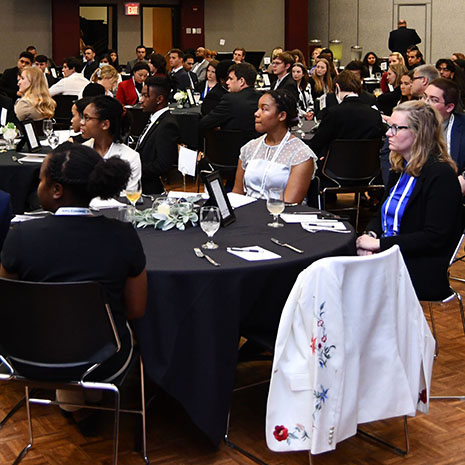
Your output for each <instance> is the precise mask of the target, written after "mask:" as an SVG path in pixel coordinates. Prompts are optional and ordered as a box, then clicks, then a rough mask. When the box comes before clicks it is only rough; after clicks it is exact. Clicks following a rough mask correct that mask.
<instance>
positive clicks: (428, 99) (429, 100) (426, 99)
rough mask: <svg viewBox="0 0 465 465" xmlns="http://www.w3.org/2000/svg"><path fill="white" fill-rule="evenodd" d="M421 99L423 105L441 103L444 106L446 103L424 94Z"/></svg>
mask: <svg viewBox="0 0 465 465" xmlns="http://www.w3.org/2000/svg"><path fill="white" fill-rule="evenodd" d="M421 99H422V100H423V102H425V103H435V104H438V103H443V104H444V105H445V104H446V102H445V101H444V100H439V99H438V98H437V97H434V96H429V95H426V94H424V95H423V97H422V98H421Z"/></svg>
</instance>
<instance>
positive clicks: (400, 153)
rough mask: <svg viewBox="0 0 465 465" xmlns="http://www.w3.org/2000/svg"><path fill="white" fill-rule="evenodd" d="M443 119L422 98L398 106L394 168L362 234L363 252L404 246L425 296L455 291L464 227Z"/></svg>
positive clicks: (391, 133)
mask: <svg viewBox="0 0 465 465" xmlns="http://www.w3.org/2000/svg"><path fill="white" fill-rule="evenodd" d="M442 132H443V131H442V127H441V118H440V116H439V114H438V112H437V110H436V109H435V108H433V107H432V106H430V105H427V104H426V103H425V102H422V101H411V102H404V103H402V104H400V105H398V106H397V107H396V108H395V109H394V111H393V113H392V117H391V122H390V125H389V129H388V131H387V133H386V135H387V136H388V138H389V148H390V150H391V154H390V161H391V166H392V170H391V173H390V176H389V182H388V184H387V186H386V190H385V195H384V199H383V201H382V203H381V208H380V210H379V212H378V214H377V215H376V216H375V217H374V218H373V219H372V220H371V221H370V222H369V223H368V226H367V233H365V234H363V235H362V236H360V237H359V238H358V239H357V253H358V255H368V254H373V253H376V252H380V251H383V250H387V249H388V248H390V247H392V246H393V245H398V246H399V247H400V251H401V252H402V257H403V258H404V260H405V264H406V265H407V269H408V271H409V274H410V278H411V279H412V284H413V287H414V288H415V291H416V293H417V296H418V298H419V299H420V300H442V299H443V298H445V297H446V296H449V295H450V287H449V277H448V274H447V269H448V267H449V260H450V257H451V256H452V253H453V251H454V249H455V247H456V245H457V242H458V239H459V237H460V235H461V233H462V232H463V212H462V210H463V206H462V195H461V192H460V184H459V182H458V180H457V166H456V164H455V162H454V161H453V160H452V158H451V157H450V155H449V154H448V153H447V147H446V143H445V141H444V138H443V135H442Z"/></svg>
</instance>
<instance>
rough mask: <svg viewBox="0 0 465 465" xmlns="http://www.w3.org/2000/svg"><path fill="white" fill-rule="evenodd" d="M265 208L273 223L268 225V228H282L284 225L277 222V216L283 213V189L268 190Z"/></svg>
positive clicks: (273, 188)
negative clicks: (271, 216)
mask: <svg viewBox="0 0 465 465" xmlns="http://www.w3.org/2000/svg"><path fill="white" fill-rule="evenodd" d="M266 208H267V209H268V211H269V212H270V213H271V214H272V215H273V222H272V223H268V226H270V228H282V227H283V226H284V225H283V224H281V223H280V222H279V221H278V216H279V214H280V213H282V212H283V211H284V189H283V188H282V187H272V188H270V189H268V192H267V198H266Z"/></svg>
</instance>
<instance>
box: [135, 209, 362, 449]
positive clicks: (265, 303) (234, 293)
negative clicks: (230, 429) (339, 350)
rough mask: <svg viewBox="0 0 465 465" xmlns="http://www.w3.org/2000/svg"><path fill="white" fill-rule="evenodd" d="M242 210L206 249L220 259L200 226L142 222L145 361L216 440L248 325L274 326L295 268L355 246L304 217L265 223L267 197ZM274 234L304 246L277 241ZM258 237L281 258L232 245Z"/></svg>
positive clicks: (140, 335)
mask: <svg viewBox="0 0 465 465" xmlns="http://www.w3.org/2000/svg"><path fill="white" fill-rule="evenodd" d="M301 208H302V207H299V210H300V209H301ZM235 212H236V216H237V221H236V222H235V223H233V224H231V225H230V226H228V227H226V228H221V229H220V230H219V231H218V232H217V233H216V235H215V237H214V240H215V242H217V243H218V244H219V245H220V248H219V249H218V250H214V251H208V254H209V255H211V257H212V258H214V259H215V260H216V261H218V262H219V263H220V264H221V266H220V267H219V268H215V267H213V266H212V265H210V264H209V263H208V262H207V261H206V260H205V259H200V258H197V257H196V256H195V255H194V252H193V247H198V246H200V244H202V243H204V242H205V240H206V235H205V234H204V233H203V232H202V230H201V229H200V228H198V227H197V228H192V229H190V230H186V231H177V230H176V231H167V232H161V231H155V230H153V229H145V230H141V231H140V238H141V240H142V243H143V246H144V250H145V254H146V257H147V273H148V287H149V296H148V304H147V311H146V314H145V316H144V317H143V318H142V319H140V320H136V321H135V331H136V335H137V339H138V341H139V343H140V348H141V353H142V356H143V359H144V363H145V369H146V371H147V374H148V376H150V378H151V379H152V380H153V381H154V382H156V383H157V384H158V385H159V386H161V387H162V388H163V389H164V390H165V391H166V392H168V393H169V394H170V395H172V396H173V397H174V398H176V399H177V400H178V401H179V402H180V403H181V404H182V405H183V407H184V408H185V409H186V411H187V412H188V414H189V415H190V417H191V418H192V420H193V421H194V422H195V424H196V425H197V426H198V427H199V428H200V429H201V430H202V431H203V432H204V433H205V434H206V435H207V436H208V437H209V439H210V440H211V441H212V442H213V443H214V444H215V445H217V444H218V443H219V442H220V440H221V439H222V437H223V435H224V432H225V428H226V418H227V414H228V411H229V407H230V403H231V395H232V390H233V384H234V374H235V368H236V362H237V354H238V343H239V338H240V334H241V332H242V333H244V331H246V332H250V331H251V330H252V331H257V330H262V331H264V332H266V333H270V332H276V330H277V327H278V323H279V318H280V315H281V310H282V308H283V306H284V303H285V301H286V299H287V296H288V294H289V292H290V290H291V288H292V286H293V284H294V282H295V280H296V278H297V275H298V274H299V273H300V272H301V271H302V270H303V269H305V268H306V267H307V266H308V265H310V264H311V263H312V262H313V261H315V260H317V259H319V258H322V257H326V256H334V255H349V254H353V253H354V252H355V241H354V238H355V235H354V234H336V233H331V232H319V233H316V234H311V233H308V232H306V231H304V230H303V229H302V227H301V226H300V225H299V224H286V225H285V227H283V228H280V229H279V230H276V229H273V228H270V227H268V226H266V224H267V223H268V222H269V221H270V219H271V216H270V215H269V213H268V212H267V210H266V206H265V202H263V201H258V202H255V203H253V204H250V205H247V206H245V207H242V208H240V209H237V210H235ZM271 237H276V238H277V239H283V240H285V241H287V242H289V243H291V244H292V245H295V246H296V247H298V248H300V249H302V250H304V254H302V255H300V254H297V253H295V252H293V251H291V250H289V249H287V248H283V247H280V246H278V245H275V244H274V243H272V242H271V240H270V238H271ZM250 245H260V246H262V247H264V248H266V249H268V250H271V251H273V252H276V253H278V254H279V255H281V257H282V258H281V259H278V260H268V261H258V262H247V261H245V260H242V259H240V258H238V257H236V256H234V255H232V254H230V253H228V252H226V250H225V248H226V247H227V246H250Z"/></svg>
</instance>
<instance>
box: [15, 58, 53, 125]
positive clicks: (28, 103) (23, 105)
mask: <svg viewBox="0 0 465 465" xmlns="http://www.w3.org/2000/svg"><path fill="white" fill-rule="evenodd" d="M18 87H19V91H18V93H19V95H20V96H21V98H20V99H19V100H18V101H17V102H16V104H15V113H16V116H17V118H18V120H19V121H24V120H33V121H39V120H43V119H49V118H53V115H54V114H55V107H56V103H55V101H54V100H53V99H52V97H51V96H50V92H49V91H48V87H47V83H46V81H45V79H44V75H43V73H42V71H41V70H40V69H39V68H37V67H35V66H34V67H31V66H29V67H26V68H24V69H23V70H22V71H21V76H20V77H19V79H18Z"/></svg>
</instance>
